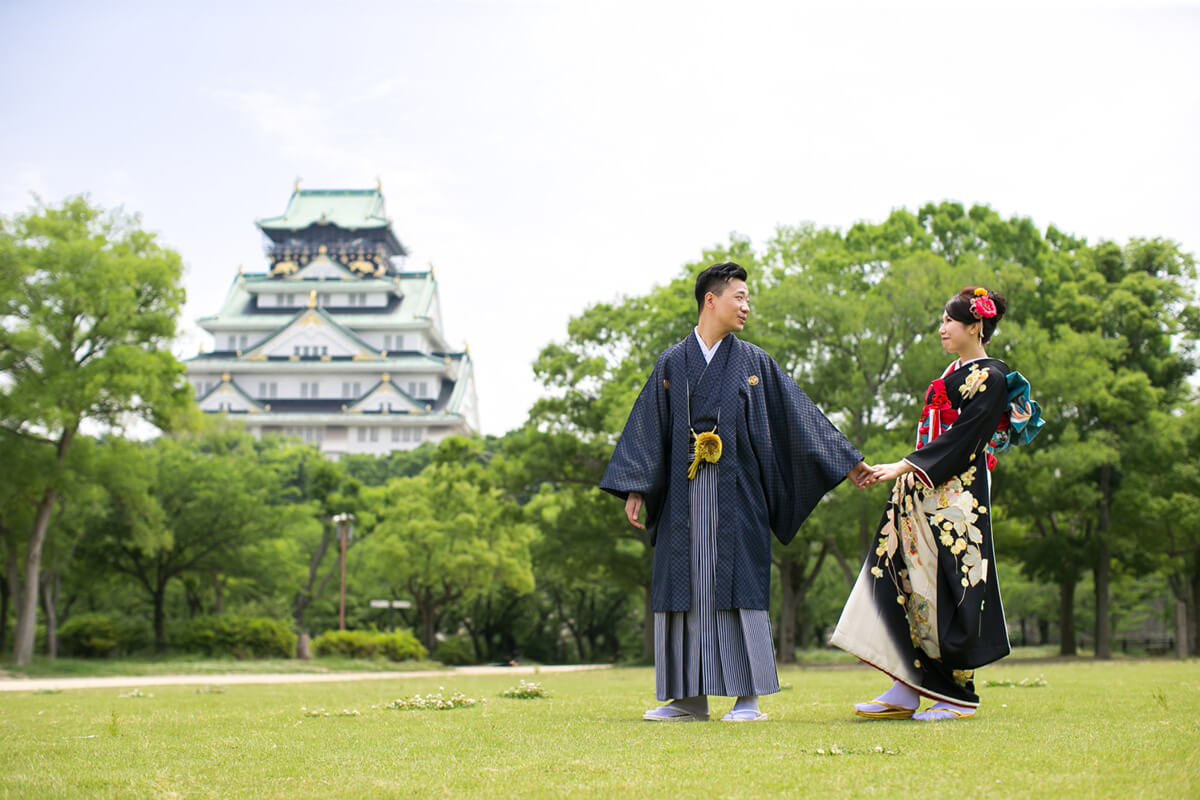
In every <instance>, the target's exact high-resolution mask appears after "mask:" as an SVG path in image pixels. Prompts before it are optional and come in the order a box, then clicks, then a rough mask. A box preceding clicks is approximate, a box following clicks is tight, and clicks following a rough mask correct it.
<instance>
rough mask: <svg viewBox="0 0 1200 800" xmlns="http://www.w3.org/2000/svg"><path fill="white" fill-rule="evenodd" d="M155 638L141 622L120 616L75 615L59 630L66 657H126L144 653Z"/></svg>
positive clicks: (59, 638)
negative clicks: (139, 652)
mask: <svg viewBox="0 0 1200 800" xmlns="http://www.w3.org/2000/svg"><path fill="white" fill-rule="evenodd" d="M152 638H153V637H152V634H151V631H150V626H149V625H148V624H147V623H146V622H144V621H141V620H134V619H129V618H128V617H122V616H119V615H117V614H100V613H95V614H76V615H74V616H72V617H70V618H69V619H67V621H66V622H64V623H63V624H62V625H60V626H59V628H58V649H59V652H60V653H62V654H63V655H64V656H82V657H84V658H98V657H104V656H124V655H129V654H130V653H133V652H136V651H138V650H142V649H145V648H146V647H148V646H149V644H150V642H151V641H152Z"/></svg>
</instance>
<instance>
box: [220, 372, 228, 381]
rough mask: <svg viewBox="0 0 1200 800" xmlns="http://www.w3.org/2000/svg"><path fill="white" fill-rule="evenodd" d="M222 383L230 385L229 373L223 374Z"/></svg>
mask: <svg viewBox="0 0 1200 800" xmlns="http://www.w3.org/2000/svg"><path fill="white" fill-rule="evenodd" d="M221 383H229V373H228V372H222V373H221Z"/></svg>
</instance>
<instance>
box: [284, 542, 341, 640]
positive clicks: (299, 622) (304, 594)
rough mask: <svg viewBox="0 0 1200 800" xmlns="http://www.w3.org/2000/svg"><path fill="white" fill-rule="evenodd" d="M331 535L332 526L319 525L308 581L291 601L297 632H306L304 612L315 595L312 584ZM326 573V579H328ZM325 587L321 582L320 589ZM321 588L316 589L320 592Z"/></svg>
mask: <svg viewBox="0 0 1200 800" xmlns="http://www.w3.org/2000/svg"><path fill="white" fill-rule="evenodd" d="M332 537H333V526H332V525H322V526H321V543H320V544H319V545H317V551H316V552H315V553H313V557H312V559H310V560H309V562H308V581H307V582H306V583H305V584H304V588H303V589H301V590H300V591H298V592H296V597H295V599H294V600H293V601H292V619H294V620H295V621H296V631H297V632H307V631H308V626H307V625H306V624H305V622H304V614H305V612H306V611H307V610H308V604H309V603H311V602H312V601H313V598H314V597H316V595H315V594H313V585H314V584H315V583H316V582H317V571H318V570H319V569H320V567H321V562H322V561H323V560H324V559H325V552H326V551H327V550H328V549H329V542H330V539H331V538H332ZM328 577H329V576H328V575H326V580H328ZM324 588H325V583H324V582H322V583H321V589H324ZM321 589H318V590H317V594H320V591H321Z"/></svg>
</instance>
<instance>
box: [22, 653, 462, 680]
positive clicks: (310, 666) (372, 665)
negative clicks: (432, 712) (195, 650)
mask: <svg viewBox="0 0 1200 800" xmlns="http://www.w3.org/2000/svg"><path fill="white" fill-rule="evenodd" d="M431 669H448V667H444V666H442V665H441V664H440V663H438V662H436V661H388V660H386V659H383V658H375V659H372V658H346V657H343V656H321V657H320V658H314V659H312V660H311V661H300V660H298V659H295V658H263V659H244V660H238V659H235V658H209V657H206V656H195V655H168V656H161V657H145V658H56V659H53V660H51V659H48V658H45V657H44V656H38V657H35V658H34V660H33V663H32V664H27V665H24V666H20V667H18V666H16V665H14V664H12V663H4V662H0V678H99V677H110V676H115V675H122V676H124V675H213V674H218V673H226V672H239V673H259V674H269V673H276V672H392V671H396V672H415V671H418V670H431Z"/></svg>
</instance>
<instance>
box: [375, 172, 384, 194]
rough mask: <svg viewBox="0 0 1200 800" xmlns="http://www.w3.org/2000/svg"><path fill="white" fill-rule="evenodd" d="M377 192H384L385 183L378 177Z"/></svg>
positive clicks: (376, 179)
mask: <svg viewBox="0 0 1200 800" xmlns="http://www.w3.org/2000/svg"><path fill="white" fill-rule="evenodd" d="M375 191H377V192H382V191H383V181H382V180H380V178H379V176H378V175H376V176H375Z"/></svg>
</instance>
